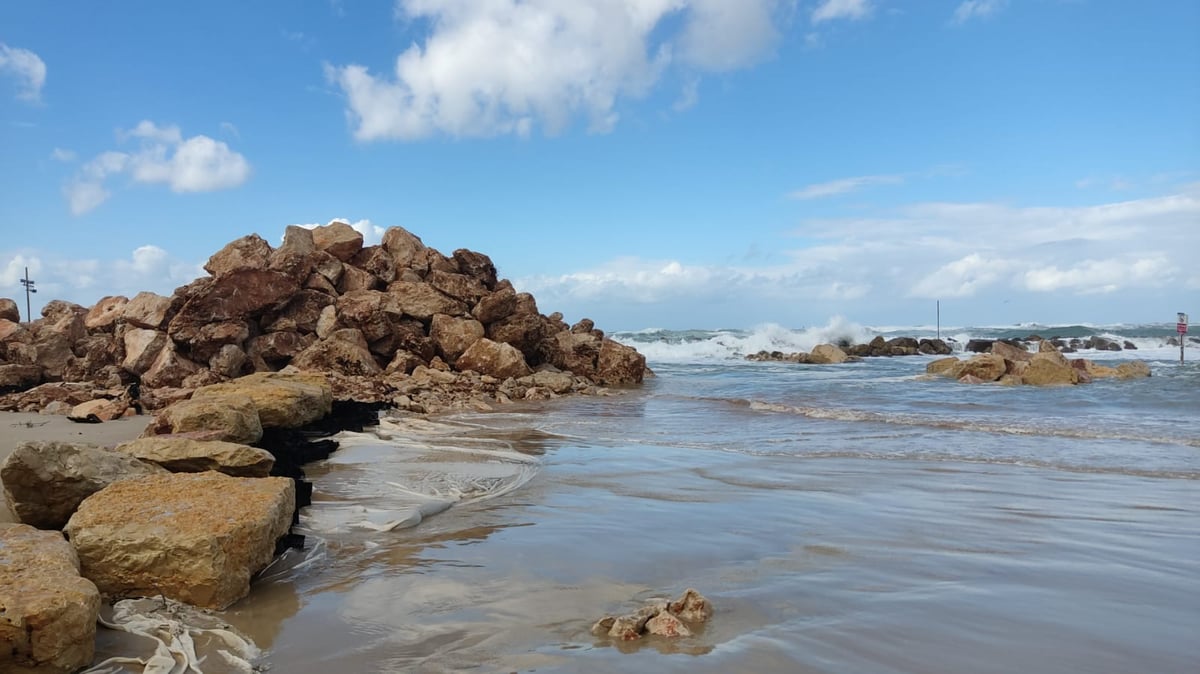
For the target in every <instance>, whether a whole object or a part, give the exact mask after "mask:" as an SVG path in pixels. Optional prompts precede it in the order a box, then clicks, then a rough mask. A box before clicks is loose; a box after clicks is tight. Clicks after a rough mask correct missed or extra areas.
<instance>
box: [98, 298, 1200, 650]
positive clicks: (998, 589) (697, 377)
mask: <svg viewBox="0 0 1200 674" xmlns="http://www.w3.org/2000/svg"><path fill="white" fill-rule="evenodd" d="M877 335H883V336H884V337H889V338H890V337H893V336H913V337H933V336H935V335H940V336H941V337H942V338H943V339H947V340H950V343H951V344H952V345H955V347H956V348H957V349H958V350H961V349H962V348H963V347H964V346H965V344H966V343H967V342H968V341H969V340H970V339H974V338H984V339H998V338H1025V337H1028V336H1030V335H1039V336H1042V337H1046V338H1050V337H1062V338H1067V339H1070V338H1080V339H1084V340H1086V338H1088V337H1091V336H1102V337H1105V338H1107V339H1110V340H1114V341H1116V342H1117V343H1118V344H1124V343H1125V342H1129V343H1130V344H1131V345H1133V346H1135V347H1136V349H1123V350H1121V351H1088V350H1083V351H1080V352H1079V353H1076V354H1071V356H1072V357H1084V358H1088V359H1091V360H1093V361H1095V362H1097V363H1102V364H1108V365H1116V364H1119V363H1121V362H1124V361H1127V360H1132V359H1139V360H1142V361H1144V362H1146V363H1147V364H1149V366H1150V370H1151V373H1152V376H1151V377H1149V378H1144V379H1134V380H1115V379H1105V380H1097V381H1096V382H1094V383H1091V384H1087V385H1080V386H1074V387H1054V388H1038V387H1031V386H1029V387H1012V386H1000V385H990V384H984V385H971V384H960V383H958V382H955V381H953V380H949V379H944V378H929V377H927V376H925V366H926V365H927V364H928V363H929V362H930V361H931V360H933V359H934V358H936V357H934V356H908V357H895V358H866V359H863V360H862V361H861V362H852V363H845V364H840V365H802V364H795V363H783V362H749V361H747V360H746V359H745V356H746V355H748V354H751V353H755V352H758V351H761V350H767V351H783V352H791V351H807V350H810V349H811V348H812V347H813V346H815V345H816V344H818V343H824V342H831V343H836V342H838V341H843V340H846V341H850V342H856V343H861V342H866V341H869V340H870V339H872V338H873V337H875V336H877ZM611 336H612V337H613V338H614V339H616V340H618V341H621V342H623V343H626V344H629V345H632V346H634V347H636V348H637V349H638V350H639V351H641V352H642V353H643V354H645V355H646V356H647V359H648V364H649V366H650V368H651V369H652V370H653V371H654V376H653V377H651V378H648V379H647V380H646V382H645V384H644V385H642V386H640V387H637V388H630V389H623V390H616V391H613V392H612V394H611V395H600V396H573V397H562V398H557V399H554V400H550V401H545V402H538V403H517V404H512V405H504V406H497V407H495V408H494V409H491V410H471V411H469V412H456V413H451V414H445V415H439V416H435V417H428V418H426V417H416V416H403V415H399V416H395V415H387V416H386V417H385V418H384V419H383V420H382V422H381V425H380V427H379V428H378V429H376V430H375V431H373V432H370V433H363V434H353V433H345V434H342V435H341V436H340V438H339V439H340V441H341V443H342V446H341V448H340V449H339V450H338V451H337V452H336V453H335V454H334V455H333V456H331V457H330V458H329V459H328V460H326V461H323V462H320V463H317V464H312V465H310V466H309V467H308V474H309V478H310V479H311V480H312V482H313V483H314V500H315V502H314V505H313V506H311V507H310V508H308V509H306V511H305V513H304V514H303V516H302V517H301V521H300V525H299V528H298V530H299V531H301V532H302V533H305V534H306V535H307V537H308V539H307V545H306V546H305V549H304V550H294V551H290V552H289V553H287V554H286V555H284V556H283V557H281V558H280V559H278V560H277V561H276V562H275V563H274V564H272V566H271V567H269V568H268V569H267V570H266V571H264V572H263V574H261V576H260V577H259V578H258V579H257V581H256V582H255V585H254V589H253V592H252V593H251V595H250V596H249V597H248V598H247V599H245V600H243V601H242V602H239V603H238V604H236V605H235V606H233V607H232V608H231V609H229V610H227V611H225V612H223V613H222V614H221V615H220V618H221V620H223V621H225V622H227V623H228V624H229V625H230V626H231V628H232V629H233V630H236V631H237V632H238V633H239V634H241V635H243V636H244V637H245V638H246V639H247V640H248V641H249V642H252V643H253V644H254V646H255V649H256V650H255V651H254V652H253V653H252V654H250V655H253V656H254V657H252V658H248V659H249V660H250V661H252V662H253V663H255V664H256V665H257V666H258V667H259V668H260V669H262V668H267V669H269V671H272V672H286V673H307V672H314V673H315V672H462V671H467V672H658V673H664V672H689V673H696V672H712V673H726V672H764V673H766V672H797V673H860V672H861V673H879V674H941V673H946V674H950V673H955V674H959V673H965V672H971V673H996V674H1000V673H1011V672H1020V673H1023V674H1030V673H1045V674H1051V673H1063V674H1066V673H1071V674H1074V673H1079V672H1087V673H1089V674H1101V673H1112V674H1118V673H1120V674H1130V673H1155V674H1174V673H1178V674H1195V672H1198V671H1200V342H1197V341H1196V340H1195V339H1190V340H1189V341H1186V342H1185V346H1184V348H1183V356H1184V360H1183V362H1182V363H1181V362H1180V347H1179V346H1177V342H1174V343H1173V342H1172V340H1173V338H1175V337H1176V334H1175V326H1174V324H1161V325H1106V326H1096V325H1036V324H1027V325H1015V326H1013V325H1010V326H990V327H962V328H937V327H932V326H876V327H870V326H861V325H856V324H853V323H851V322H848V321H845V320H841V319H835V320H832V321H830V322H829V323H828V324H827V325H824V326H819V327H813V328H788V327H783V326H778V325H766V326H759V327H755V328H752V329H729V330H686V331H673V330H656V329H649V330H642V331H637V332H621V333H615V334H613V335H611ZM689 587H690V588H695V589H697V590H698V591H700V592H701V593H702V594H704V595H705V596H706V597H707V598H708V599H709V600H710V602H711V603H712V605H713V607H714V609H715V613H714V615H713V617H712V619H711V620H710V621H709V622H708V623H706V624H703V625H701V626H698V627H697V628H696V629H695V633H694V634H693V635H692V636H690V637H686V638H680V639H674V640H668V639H665V638H660V637H648V638H644V639H641V640H638V641H629V642H622V641H613V640H611V639H609V638H608V637H606V636H603V635H600V636H597V635H595V634H593V633H592V632H591V627H592V625H593V623H594V622H595V621H597V620H598V619H600V618H601V617H603V616H605V615H615V614H621V613H629V612H633V611H635V610H636V609H637V608H639V607H640V606H642V605H643V604H644V603H645V602H647V601H651V600H655V599H658V598H666V597H675V596H678V595H679V594H681V593H682V592H683V591H684V590H685V589H686V588H689ZM202 641H203V640H201V639H199V638H197V640H196V643H197V644H201V643H202ZM101 644H102V646H103V647H104V648H102V650H105V649H107V651H109V653H108V654H109V655H111V654H113V653H115V652H117V651H119V650H121V649H128V648H129V647H130V646H129V642H128V641H121V640H119V639H115V638H113V639H111V640H110V641H108V642H105V641H104V639H103V638H102V642H101ZM201 650H203V649H201ZM226 655H228V654H226ZM200 659H201V660H203V663H204V664H203V671H205V672H210V673H211V672H221V671H239V670H238V669H236V667H235V666H234V665H233V664H230V663H232V662H234V661H235V660H237V658H230V657H225V658H224V659H222V658H218V657H216V656H212V657H208V658H207V659H205V656H204V655H203V654H201V655H200ZM113 671H118V670H113ZM121 671H124V670H121ZM128 671H141V670H139V669H136V668H134V669H130V670H128Z"/></svg>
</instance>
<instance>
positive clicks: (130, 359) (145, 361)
mask: <svg viewBox="0 0 1200 674" xmlns="http://www.w3.org/2000/svg"><path fill="white" fill-rule="evenodd" d="M122 339H123V340H124V342H125V360H124V361H122V363H121V367H122V368H124V369H125V370H126V371H127V372H129V373H130V374H135V375H138V376H141V375H143V374H145V372H146V371H147V370H149V369H150V367H151V366H152V365H154V361H155V360H157V359H158V354H159V352H161V351H162V350H163V347H165V346H166V345H167V336H166V334H164V333H161V332H159V331H157V330H149V329H143V328H130V329H127V330H125V335H124V337H123V338H122Z"/></svg>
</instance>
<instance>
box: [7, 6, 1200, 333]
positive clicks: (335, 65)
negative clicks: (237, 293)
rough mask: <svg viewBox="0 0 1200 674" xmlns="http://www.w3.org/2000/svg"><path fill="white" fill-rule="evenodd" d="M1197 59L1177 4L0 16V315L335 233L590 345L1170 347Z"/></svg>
mask: <svg viewBox="0 0 1200 674" xmlns="http://www.w3.org/2000/svg"><path fill="white" fill-rule="evenodd" d="M113 7H118V8H119V9H112V8H113ZM1198 31H1200V3H1197V2H1193V1H1191V0H1179V1H1169V0H1162V1H1157V2H1153V3H1132V2H1125V1H1123V0H1106V1H1102V0H946V1H937V2H935V1H932V0H930V1H927V2H899V1H898V0H891V1H889V0H807V1H803V0H800V1H796V2H788V1H786V0H640V1H638V0H571V1H567V0H487V1H486V2H485V1H484V0H480V1H478V2H461V1H456V0H399V1H397V2H394V3H389V2H351V1H350V0H341V1H330V0H325V1H312V2H305V3H295V2H253V3H245V2H223V1H216V0H214V1H211V2H206V3H187V4H180V3H157V2H127V3H117V4H108V3H90V2H7V3H4V4H3V5H0V146H2V148H3V151H2V152H0V232H2V233H3V237H2V239H0V295H7V296H10V297H14V298H18V299H20V300H21V304H22V305H23V304H24V302H23V299H24V298H23V295H22V294H21V286H20V285H19V283H18V278H19V277H20V276H21V274H22V273H23V270H24V268H25V267H26V266H28V267H29V269H30V275H31V277H33V278H34V279H35V280H36V282H37V286H38V288H39V293H38V295H37V296H36V298H35V299H36V300H40V301H42V302H44V301H47V300H49V299H52V298H55V297H61V298H65V299H69V300H72V301H76V302H79V303H81V304H85V305H90V304H91V303H93V302H95V301H96V300H97V299H99V298H100V297H102V296H105V295H110V294H124V295H132V294H134V293H136V292H138V291H140V290H153V291H156V292H160V293H163V294H170V292H171V291H172V290H173V289H174V288H175V287H177V286H180V285H183V284H184V283H187V282H188V281H190V280H191V279H192V278H194V277H195V276H197V275H199V274H202V273H203V271H202V270H201V269H200V265H202V264H203V262H204V261H205V260H206V259H207V257H208V256H209V255H210V254H212V253H213V252H215V251H216V250H218V249H219V248H220V247H221V246H222V245H224V244H225V243H227V242H228V241H230V240H233V239H235V238H237V237H239V236H242V235H245V234H248V233H251V232H256V233H258V234H260V235H262V236H263V237H265V238H267V239H268V240H270V241H273V242H277V241H278V240H279V238H280V237H281V235H282V233H283V230H284V228H285V227H286V226H287V225H289V224H318V223H319V224H325V223H327V222H329V221H330V220H332V219H335V218H337V219H344V220H346V221H348V222H351V223H353V224H354V225H355V226H356V227H357V228H359V229H360V230H361V231H363V232H364V234H365V236H366V238H367V240H368V243H373V242H377V241H378V237H379V233H380V232H381V231H382V228H386V227H389V226H393V225H400V226H403V227H405V228H407V229H409V230H410V231H412V232H414V233H415V234H417V235H418V236H420V237H421V238H422V239H423V240H424V241H425V242H426V243H427V244H429V245H431V246H434V247H436V248H438V249H440V250H442V251H443V252H446V253H449V252H450V251H452V250H454V249H456V248H470V249H472V250H477V251H481V252H484V253H487V254H489V255H490V256H491V257H492V258H493V260H494V261H495V262H496V264H497V266H498V268H499V270H500V272H501V274H502V275H503V276H506V277H508V278H510V279H512V280H513V281H514V283H515V284H516V285H517V286H518V288H520V289H522V290H528V291H530V292H533V293H534V295H535V296H536V297H537V298H538V302H539V307H540V308H541V310H542V311H543V312H545V313H549V312H552V311H561V312H563V313H564V314H565V316H566V318H567V320H568V321H575V320H578V319H579V318H582V317H584V316H587V317H591V318H593V319H595V320H596V321H597V324H598V325H600V326H601V327H603V328H607V329H610V330H616V329H638V328H646V327H667V328H718V327H750V326H753V325H756V324H760V323H766V322H771V323H778V324H782V325H785V326H791V327H803V326H811V325H822V324H824V323H825V322H826V321H827V320H828V319H829V318H830V317H831V316H835V315H837V316H844V317H846V318H847V319H848V320H852V321H855V322H859V323H862V324H866V325H906V324H908V325H912V324H929V323H931V322H932V317H933V311H932V309H933V305H934V302H935V300H940V301H941V306H942V320H943V322H944V323H946V324H948V325H997V324H1009V323H1016V322H1029V321H1039V322H1090V323H1117V322H1144V321H1153V322H1158V321H1163V322H1166V321H1171V320H1173V319H1174V314H1175V312H1177V311H1189V310H1191V312H1192V313H1194V314H1200V306H1197V305H1198V304H1200V302H1197V300H1198V299H1200V264H1197V261H1196V257H1197V254H1198V253H1200V40H1197V39H1196V38H1195V35H1196V34H1197V32H1198ZM34 311H35V313H36V312H37V311H38V307H37V306H35V307H34Z"/></svg>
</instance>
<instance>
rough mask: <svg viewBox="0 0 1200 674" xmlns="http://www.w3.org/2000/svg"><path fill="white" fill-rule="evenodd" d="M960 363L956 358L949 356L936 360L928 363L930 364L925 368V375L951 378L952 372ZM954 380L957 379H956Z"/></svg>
mask: <svg viewBox="0 0 1200 674" xmlns="http://www.w3.org/2000/svg"><path fill="white" fill-rule="evenodd" d="M961 362H962V361H960V360H959V359H958V358H957V357H956V356H950V357H949V358H938V359H937V360H934V361H930V363H929V364H928V365H926V366H925V373H926V374H940V375H946V376H952V371H953V370H954V368H955V367H957V366H958V364H959V363H961ZM955 378H956V379H957V377H955Z"/></svg>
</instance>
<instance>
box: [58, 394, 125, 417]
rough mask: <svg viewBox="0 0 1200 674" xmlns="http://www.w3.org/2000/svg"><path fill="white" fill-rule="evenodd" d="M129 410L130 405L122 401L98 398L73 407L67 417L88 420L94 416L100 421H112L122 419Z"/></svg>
mask: <svg viewBox="0 0 1200 674" xmlns="http://www.w3.org/2000/svg"><path fill="white" fill-rule="evenodd" d="M128 408H129V405H128V404H126V403H124V402H122V401H120V400H109V399H108V398H96V399H95V400H89V401H87V402H86V403H79V404H78V405H76V406H75V407H72V408H71V412H70V413H69V414H67V416H68V417H71V418H72V419H87V418H88V417H90V416H93V415H94V416H95V417H96V418H97V419H99V420H100V421H112V420H113V419H119V418H121V416H123V415H124V414H125V410H126V409H128Z"/></svg>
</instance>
